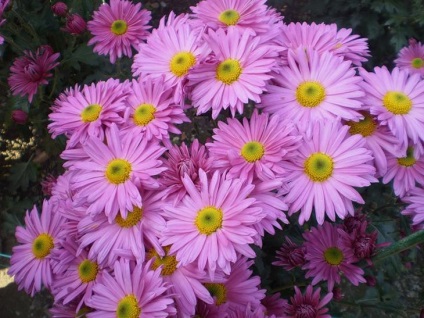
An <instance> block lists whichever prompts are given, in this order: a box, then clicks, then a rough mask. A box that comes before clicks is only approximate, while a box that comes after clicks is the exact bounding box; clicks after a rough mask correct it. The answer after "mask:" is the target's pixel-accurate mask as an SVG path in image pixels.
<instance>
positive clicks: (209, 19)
mask: <svg viewBox="0 0 424 318" xmlns="http://www.w3.org/2000/svg"><path fill="white" fill-rule="evenodd" d="M265 3H266V0H205V1H200V2H199V3H198V4H197V5H196V6H195V7H190V9H191V10H192V11H193V15H192V17H193V18H194V19H195V20H194V22H193V23H195V24H200V23H201V24H202V25H206V26H207V27H208V28H211V29H213V30H215V31H216V30H217V29H228V28H237V29H239V30H240V31H244V30H246V29H249V30H253V31H254V32H255V33H256V34H258V35H259V34H264V33H266V32H268V31H269V30H270V25H269V19H268V16H267V10H268V7H267V6H266V4H265ZM196 20H199V21H198V22H196ZM199 22H200V23H199Z"/></svg>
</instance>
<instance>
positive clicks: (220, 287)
mask: <svg viewBox="0 0 424 318" xmlns="http://www.w3.org/2000/svg"><path fill="white" fill-rule="evenodd" d="M204 286H205V287H206V289H207V290H208V291H209V293H210V294H211V296H212V297H215V304H216V305H217V306H219V305H222V304H224V303H225V302H227V288H226V287H225V285H224V284H220V283H205V284H204Z"/></svg>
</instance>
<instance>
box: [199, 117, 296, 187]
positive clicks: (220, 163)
mask: <svg viewBox="0 0 424 318" xmlns="http://www.w3.org/2000/svg"><path fill="white" fill-rule="evenodd" d="M213 132H214V135H213V136H212V138H213V139H214V140H213V142H211V143H207V144H206V147H207V148H208V150H209V154H210V157H211V160H212V163H213V166H214V168H217V169H220V170H228V176H229V177H230V178H242V179H247V180H249V182H252V181H253V180H254V179H256V178H259V179H260V180H263V181H265V180H272V179H275V178H278V177H280V176H281V175H282V174H283V173H284V172H285V170H284V168H283V167H284V164H285V160H286V159H287V158H286V157H290V155H291V154H292V153H293V151H294V150H296V149H297V148H298V147H299V146H300V142H299V141H300V139H301V136H300V135H298V133H297V130H296V129H295V126H294V125H293V124H292V123H289V122H286V121H283V120H282V118H280V117H279V116H269V115H268V114H258V111H257V110H255V111H254V112H253V114H252V117H251V118H250V120H248V119H247V118H243V122H242V123H240V122H239V121H238V120H237V119H234V118H229V119H228V120H227V124H225V123H224V122H221V121H220V122H218V128H215V129H214V131H213Z"/></svg>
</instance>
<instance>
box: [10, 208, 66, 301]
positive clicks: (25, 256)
mask: <svg viewBox="0 0 424 318" xmlns="http://www.w3.org/2000/svg"><path fill="white" fill-rule="evenodd" d="M63 221H64V220H63V218H62V217H61V215H60V214H58V213H55V207H54V206H53V205H52V203H51V202H49V201H47V200H44V202H43V207H42V211H41V215H39V214H38V211H37V208H36V207H34V208H33V209H32V210H31V212H29V211H27V213H26V216H25V226H26V227H25V228H24V227H21V226H18V227H17V228H16V239H17V241H18V243H19V244H20V245H16V246H14V247H13V254H12V258H11V260H10V264H11V266H10V269H9V272H8V274H9V275H10V276H15V278H14V279H15V282H16V283H17V284H18V288H19V289H20V290H21V289H25V291H26V292H27V293H28V294H31V296H34V294H35V293H36V292H38V291H40V290H41V287H42V286H43V285H44V286H45V287H46V288H50V287H51V284H52V282H53V273H52V269H51V266H52V264H51V263H52V258H51V253H52V251H53V250H54V249H57V248H59V247H60V244H59V242H60V240H61V239H62V236H63V235H62V232H61V227H62V224H63Z"/></svg>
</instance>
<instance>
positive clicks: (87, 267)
mask: <svg viewBox="0 0 424 318" xmlns="http://www.w3.org/2000/svg"><path fill="white" fill-rule="evenodd" d="M98 270H99V267H98V265H97V263H96V262H92V261H90V260H89V259H85V260H83V261H82V262H81V263H80V264H79V266H78V275H79V278H80V279H81V281H82V282H83V283H89V282H91V281H93V280H95V279H96V277H97V273H98Z"/></svg>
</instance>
